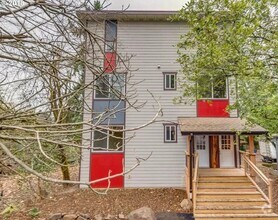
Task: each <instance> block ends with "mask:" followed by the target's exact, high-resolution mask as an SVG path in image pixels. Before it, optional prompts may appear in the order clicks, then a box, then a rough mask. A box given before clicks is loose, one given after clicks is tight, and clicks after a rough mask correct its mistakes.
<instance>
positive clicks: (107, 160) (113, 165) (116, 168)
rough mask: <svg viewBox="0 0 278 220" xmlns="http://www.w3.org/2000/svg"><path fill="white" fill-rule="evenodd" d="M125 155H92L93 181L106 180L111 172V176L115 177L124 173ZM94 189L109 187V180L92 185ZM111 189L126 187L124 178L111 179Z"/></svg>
mask: <svg viewBox="0 0 278 220" xmlns="http://www.w3.org/2000/svg"><path fill="white" fill-rule="evenodd" d="M123 159H124V154H123V153H117V154H115V153H114V154H109V153H94V154H91V167H90V168H91V169H90V174H91V181H93V180H97V179H101V178H105V177H107V176H108V172H109V170H111V173H110V175H111V176H112V175H115V174H118V173H122V172H123ZM92 187H94V188H106V187H108V180H105V181H101V182H97V183H95V184H92ZM110 187H111V188H122V187H124V177H123V176H120V177H116V178H113V179H111V183H110Z"/></svg>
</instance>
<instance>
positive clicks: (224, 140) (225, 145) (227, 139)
mask: <svg viewBox="0 0 278 220" xmlns="http://www.w3.org/2000/svg"><path fill="white" fill-rule="evenodd" d="M231 147H232V140H231V136H230V135H222V136H221V149H222V150H231Z"/></svg>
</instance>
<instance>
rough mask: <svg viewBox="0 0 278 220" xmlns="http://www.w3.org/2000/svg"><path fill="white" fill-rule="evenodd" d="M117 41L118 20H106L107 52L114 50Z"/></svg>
mask: <svg viewBox="0 0 278 220" xmlns="http://www.w3.org/2000/svg"><path fill="white" fill-rule="evenodd" d="M116 42H117V21H115V20H108V21H106V22H105V52H114V51H115V50H116Z"/></svg>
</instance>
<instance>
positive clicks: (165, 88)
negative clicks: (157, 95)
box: [163, 72, 177, 91]
mask: <svg viewBox="0 0 278 220" xmlns="http://www.w3.org/2000/svg"><path fill="white" fill-rule="evenodd" d="M167 76H170V84H169V85H170V88H167V86H166V82H167V80H166V77H167ZM171 76H174V80H175V82H174V88H171ZM163 90H164V91H176V90H177V72H163Z"/></svg>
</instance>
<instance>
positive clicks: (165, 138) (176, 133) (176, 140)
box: [163, 124, 178, 143]
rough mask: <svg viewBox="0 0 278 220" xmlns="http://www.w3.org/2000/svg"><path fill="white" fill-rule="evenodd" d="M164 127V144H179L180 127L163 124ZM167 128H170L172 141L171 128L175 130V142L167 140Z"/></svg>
mask: <svg viewBox="0 0 278 220" xmlns="http://www.w3.org/2000/svg"><path fill="white" fill-rule="evenodd" d="M163 126H164V143H178V126H177V124H163ZM167 127H170V139H171V131H172V129H171V128H174V130H175V140H167V134H166V132H167Z"/></svg>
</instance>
